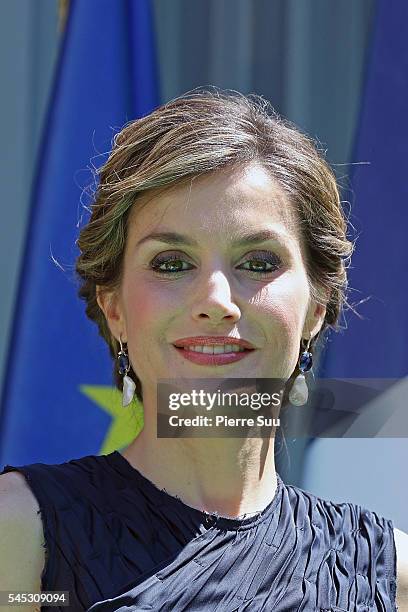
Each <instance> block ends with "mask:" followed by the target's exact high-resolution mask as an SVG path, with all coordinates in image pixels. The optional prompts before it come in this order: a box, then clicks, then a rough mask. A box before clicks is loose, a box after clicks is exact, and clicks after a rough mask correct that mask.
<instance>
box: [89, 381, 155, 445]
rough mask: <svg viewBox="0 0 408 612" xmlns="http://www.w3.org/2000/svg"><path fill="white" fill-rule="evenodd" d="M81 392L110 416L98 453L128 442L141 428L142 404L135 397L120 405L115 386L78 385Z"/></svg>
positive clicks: (142, 420) (120, 396) (142, 423)
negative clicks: (125, 405)
mask: <svg viewBox="0 0 408 612" xmlns="http://www.w3.org/2000/svg"><path fill="white" fill-rule="evenodd" d="M79 388H80V390H81V392H82V393H83V394H84V395H86V396H87V397H88V398H89V399H91V400H92V401H93V402H95V404H97V405H98V406H99V407H100V408H102V410H104V411H105V412H107V413H108V414H110V415H111V417H112V423H111V426H110V427H109V429H108V432H107V434H106V436H105V439H104V441H103V444H102V448H101V449H100V451H99V454H100V455H107V454H109V453H112V452H113V451H114V450H119V449H121V448H123V447H124V446H127V445H128V444H130V443H131V442H132V441H133V440H134V439H135V438H136V436H138V435H139V433H140V432H141V430H142V429H143V425H144V419H143V405H142V404H141V403H140V402H139V401H138V400H136V399H134V400H133V401H132V403H131V404H129V406H127V407H126V408H124V407H123V406H122V394H121V393H120V391H118V389H115V387H107V386H105V385H80V387H79Z"/></svg>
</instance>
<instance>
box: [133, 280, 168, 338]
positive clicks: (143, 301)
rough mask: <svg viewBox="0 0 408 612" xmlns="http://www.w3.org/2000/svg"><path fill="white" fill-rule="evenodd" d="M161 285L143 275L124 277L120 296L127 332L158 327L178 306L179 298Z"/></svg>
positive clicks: (135, 332)
mask: <svg viewBox="0 0 408 612" xmlns="http://www.w3.org/2000/svg"><path fill="white" fill-rule="evenodd" d="M163 285H164V283H163ZM163 285H162V284H161V283H157V282H156V283H151V282H148V281H146V279H144V278H143V275H135V276H133V277H132V279H131V280H127V279H124V281H123V286H122V287H123V288H122V296H123V303H124V306H125V308H124V310H125V318H126V325H127V327H128V333H129V334H132V333H133V334H137V331H138V330H139V331H142V330H143V331H148V330H149V329H152V330H153V329H158V328H160V327H161V326H163V325H164V324H165V323H166V322H168V321H169V320H170V319H171V317H172V316H174V311H175V309H177V308H178V309H179V308H180V300H179V299H178V300H177V299H176V296H175V295H174V292H170V291H168V290H166V287H165V286H163Z"/></svg>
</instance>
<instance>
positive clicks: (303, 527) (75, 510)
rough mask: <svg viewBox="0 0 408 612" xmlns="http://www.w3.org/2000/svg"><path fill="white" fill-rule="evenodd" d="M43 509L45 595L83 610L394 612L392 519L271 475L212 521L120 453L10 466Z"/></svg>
mask: <svg viewBox="0 0 408 612" xmlns="http://www.w3.org/2000/svg"><path fill="white" fill-rule="evenodd" d="M11 470H18V471H20V472H21V473H22V474H24V475H25V477H26V479H27V482H28V484H29V485H30V487H31V489H32V491H33V493H34V495H35V496H36V497H37V500H38V502H39V506H40V511H41V518H42V520H43V524H44V538H45V546H46V549H47V562H46V566H45V568H44V572H43V575H42V585H41V588H42V590H67V591H70V605H69V606H68V607H61V608H56V607H54V606H53V607H49V608H48V607H47V606H46V607H43V608H42V610H48V609H49V610H50V611H51V610H52V611H54V612H55V610H59V609H61V610H65V611H69V610H72V611H80V610H81V611H82V610H89V612H108V611H109V612H111V611H116V612H119V611H120V612H125V611H132V612H136V611H139V610H154V611H155V612H159V611H160V612H184V611H192V612H204V611H205V612H244V611H245V612H267V611H268V612H269V611H270V610H273V611H274V612H295V611H298V612H300V611H302V612H303V611H310V612H312V611H313V612H316V611H317V612H336V611H337V612H371V611H378V612H380V611H381V612H394V611H396V609H397V608H396V605H395V593H396V553H395V543H394V535H393V523H392V521H391V520H388V519H385V518H383V517H380V516H378V515H377V514H376V513H375V512H372V511H370V510H367V509H365V508H362V507H361V506H358V505H356V504H351V503H341V504H338V503H334V502H331V501H329V500H324V499H322V498H319V497H316V496H314V495H313V494H311V493H309V492H307V491H303V490H302V489H300V488H298V487H294V486H291V485H286V484H285V483H283V482H282V480H281V478H280V476H279V474H277V488H276V491H275V494H274V497H273V499H272V501H271V502H270V504H269V505H268V506H267V507H266V508H265V509H264V510H263V511H262V512H261V513H258V514H256V515H254V516H245V515H244V516H243V517H239V518H234V519H233V518H227V517H220V516H218V515H217V514H213V515H208V514H207V513H205V512H201V511H200V510H197V509H195V508H192V507H190V506H187V505H186V504H184V503H183V502H182V501H181V500H180V499H179V498H177V497H174V496H172V495H170V494H169V493H167V492H166V491H165V490H161V489H159V488H157V487H156V486H155V485H154V484H153V483H152V482H150V481H149V480H148V479H147V478H145V477H144V476H143V475H142V474H141V473H140V472H139V471H138V470H136V469H135V468H133V467H132V466H131V465H130V464H129V463H128V461H127V460H126V459H125V458H124V457H123V456H122V455H121V454H120V453H118V452H117V451H115V452H113V453H111V454H109V455H106V456H94V455H90V456H87V457H82V458H80V459H75V460H72V461H69V462H67V463H63V464H59V465H47V464H41V463H37V464H31V465H28V466H21V467H14V466H6V467H5V468H4V470H3V471H4V472H8V471H11Z"/></svg>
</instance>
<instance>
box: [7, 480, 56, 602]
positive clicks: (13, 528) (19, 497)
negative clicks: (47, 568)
mask: <svg viewBox="0 0 408 612" xmlns="http://www.w3.org/2000/svg"><path fill="white" fill-rule="evenodd" d="M43 542H44V534H43V527H42V521H41V516H40V514H39V506H38V502H37V499H36V497H35V496H34V494H33V492H32V491H31V489H30V487H29V485H28V484H27V482H26V480H25V478H24V476H23V475H22V474H21V473H19V472H7V473H6V474H1V475H0V551H1V553H0V565H1V571H0V591H8V590H13V591H18V590H24V591H35V592H37V591H40V587H41V573H42V570H43V567H44V563H45V550H44V548H43ZM19 607H20V609H21V610H23V609H25V610H34V609H35V608H26V607H24V608H22V607H21V606H19ZM2 609H4V608H2ZM13 609H15V606H14V607H13Z"/></svg>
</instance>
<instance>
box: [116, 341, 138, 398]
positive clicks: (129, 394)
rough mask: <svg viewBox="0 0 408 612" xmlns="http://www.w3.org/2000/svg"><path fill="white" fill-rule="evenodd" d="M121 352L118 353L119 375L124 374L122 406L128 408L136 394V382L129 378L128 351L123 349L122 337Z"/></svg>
mask: <svg viewBox="0 0 408 612" xmlns="http://www.w3.org/2000/svg"><path fill="white" fill-rule="evenodd" d="M119 344H120V351H119V353H118V367H119V374H123V375H124V376H123V391H122V406H123V407H125V406H128V405H129V404H130V402H131V401H132V399H133V396H134V394H135V389H136V385H135V382H134V381H133V380H132V379H131V378H130V376H128V372H129V370H130V363H129V357H128V354H127V350H126V349H124V348H123V344H122V335H121V336H120V337H119Z"/></svg>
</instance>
